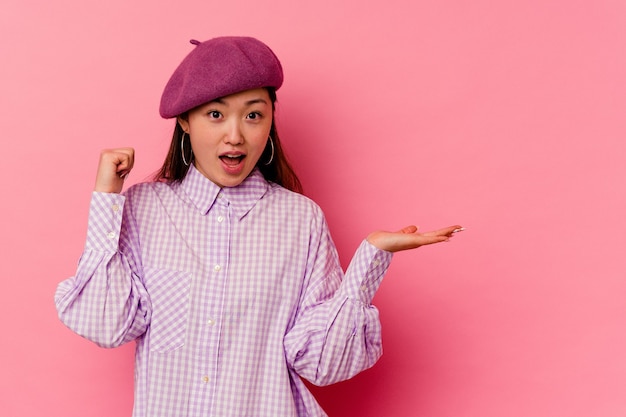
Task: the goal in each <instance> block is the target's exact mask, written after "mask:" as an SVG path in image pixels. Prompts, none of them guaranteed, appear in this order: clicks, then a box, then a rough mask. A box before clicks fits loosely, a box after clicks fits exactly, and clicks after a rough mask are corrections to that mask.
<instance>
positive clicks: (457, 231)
mask: <svg viewBox="0 0 626 417" xmlns="http://www.w3.org/2000/svg"><path fill="white" fill-rule="evenodd" d="M463 230H465V228H464V227H461V228H460V229H454V230H453V231H452V233H459V232H462V231H463Z"/></svg>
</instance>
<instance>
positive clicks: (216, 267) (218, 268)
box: [213, 265, 222, 272]
mask: <svg viewBox="0 0 626 417" xmlns="http://www.w3.org/2000/svg"><path fill="white" fill-rule="evenodd" d="M213 269H215V272H220V271H221V270H222V267H221V266H219V265H215V267H214V268H213Z"/></svg>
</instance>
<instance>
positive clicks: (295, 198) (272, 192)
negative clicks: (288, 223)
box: [268, 183, 323, 216]
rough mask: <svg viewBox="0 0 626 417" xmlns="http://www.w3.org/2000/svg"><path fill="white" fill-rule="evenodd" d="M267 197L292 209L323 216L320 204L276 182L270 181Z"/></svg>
mask: <svg viewBox="0 0 626 417" xmlns="http://www.w3.org/2000/svg"><path fill="white" fill-rule="evenodd" d="M268 197H269V198H270V199H273V200H274V202H276V203H279V204H283V205H285V206H286V207H288V208H290V209H292V210H293V211H300V212H302V211H303V210H304V211H307V212H311V214H315V215H321V216H323V213H322V209H321V208H320V206H319V205H318V204H317V203H316V202H315V201H313V200H312V199H311V198H309V197H307V196H305V195H304V194H300V193H297V192H295V191H291V190H288V189H286V188H284V187H282V186H280V185H278V184H274V183H270V187H269V192H268Z"/></svg>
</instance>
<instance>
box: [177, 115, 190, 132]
mask: <svg viewBox="0 0 626 417" xmlns="http://www.w3.org/2000/svg"><path fill="white" fill-rule="evenodd" d="M176 122H178V124H179V125H180V127H181V128H182V129H183V131H184V132H185V133H189V120H187V119H185V118H183V117H182V116H178V117H177V118H176Z"/></svg>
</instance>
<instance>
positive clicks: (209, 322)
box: [207, 319, 215, 327]
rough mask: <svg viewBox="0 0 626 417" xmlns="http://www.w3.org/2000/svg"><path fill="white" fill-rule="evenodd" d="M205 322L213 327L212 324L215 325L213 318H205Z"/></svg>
mask: <svg viewBox="0 0 626 417" xmlns="http://www.w3.org/2000/svg"><path fill="white" fill-rule="evenodd" d="M207 324H208V325H209V326H211V327H213V326H215V320H213V319H209V320H207Z"/></svg>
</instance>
